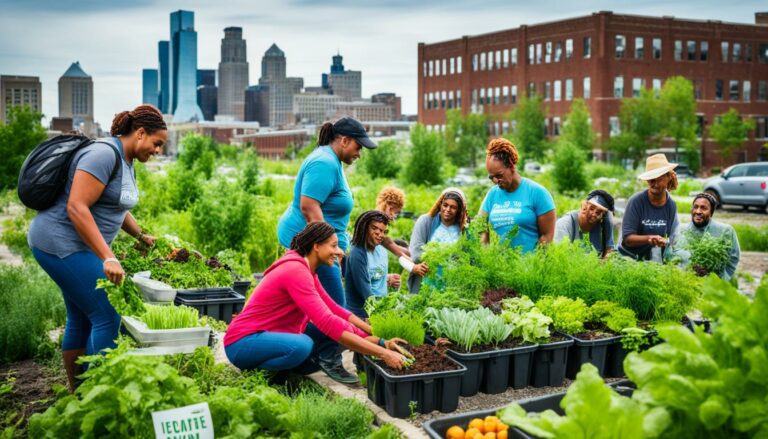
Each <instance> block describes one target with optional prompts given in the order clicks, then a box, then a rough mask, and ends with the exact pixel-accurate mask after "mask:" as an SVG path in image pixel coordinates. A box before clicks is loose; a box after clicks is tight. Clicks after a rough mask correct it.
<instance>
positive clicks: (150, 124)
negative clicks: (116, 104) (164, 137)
mask: <svg viewBox="0 0 768 439" xmlns="http://www.w3.org/2000/svg"><path fill="white" fill-rule="evenodd" d="M139 128H144V131H146V132H147V134H153V133H154V132H156V131H160V130H167V129H168V127H167V126H166V125H165V121H164V120H163V115H162V113H160V110H158V109H157V108H155V107H153V106H152V105H139V106H138V107H136V108H134V109H133V111H121V112H120V113H117V114H116V115H115V118H114V119H112V128H111V129H110V134H111V135H113V136H123V135H126V134H131V133H132V132H134V131H136V130H138V129H139Z"/></svg>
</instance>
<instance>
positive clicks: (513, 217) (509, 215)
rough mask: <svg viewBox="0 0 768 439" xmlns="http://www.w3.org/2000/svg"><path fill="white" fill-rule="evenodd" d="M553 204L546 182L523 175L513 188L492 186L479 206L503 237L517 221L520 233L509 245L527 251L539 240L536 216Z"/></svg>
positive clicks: (548, 210) (553, 205)
mask: <svg viewBox="0 0 768 439" xmlns="http://www.w3.org/2000/svg"><path fill="white" fill-rule="evenodd" d="M554 208H555V202H554V201H553V200H552V195H550V193H549V191H547V190H546V189H545V188H544V186H542V185H540V184H538V183H536V182H535V181H532V180H529V179H527V178H522V179H521V181H520V186H518V187H517V189H515V191H514V192H507V191H505V190H504V189H501V188H500V187H498V186H494V187H493V188H491V190H489V191H488V193H487V194H486V195H485V199H484V200H483V204H482V207H481V208H480V209H481V210H482V211H484V212H486V213H487V214H488V222H489V224H490V225H491V227H493V230H494V231H495V232H496V233H497V234H498V235H499V236H501V237H502V239H504V238H506V236H507V233H508V232H509V231H510V230H511V229H512V227H513V226H515V225H517V226H518V227H519V230H518V233H517V235H516V236H515V237H514V238H513V239H512V241H511V243H510V245H511V246H513V247H522V250H523V253H527V252H530V251H532V250H533V249H534V248H536V244H537V243H538V242H539V227H538V224H537V222H536V220H537V218H538V217H539V216H541V215H544V214H545V213H547V212H550V211H551V210H553V209H554Z"/></svg>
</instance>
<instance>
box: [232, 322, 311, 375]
mask: <svg viewBox="0 0 768 439" xmlns="http://www.w3.org/2000/svg"><path fill="white" fill-rule="evenodd" d="M313 344H314V343H313V342H312V339H311V338H309V336H307V335H305V334H289V333H285V332H266V331H263V332H257V333H255V334H251V335H248V336H246V337H243V338H241V339H240V340H238V341H236V342H234V343H232V344H230V345H229V346H225V347H224V352H225V353H226V354H227V358H228V359H229V361H230V362H231V363H232V364H234V365H235V366H237V368H239V369H242V370H251V369H265V370H272V371H279V370H285V371H291V372H296V373H300V374H302V375H306V374H310V373H312V372H315V371H317V370H318V369H319V368H318V366H317V365H316V363H315V362H314V361H312V360H311V359H310V355H309V354H311V353H312V346H313Z"/></svg>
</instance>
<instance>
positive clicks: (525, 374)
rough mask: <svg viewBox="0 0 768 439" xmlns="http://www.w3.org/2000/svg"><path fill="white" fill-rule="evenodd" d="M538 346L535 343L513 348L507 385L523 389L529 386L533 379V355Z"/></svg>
mask: <svg viewBox="0 0 768 439" xmlns="http://www.w3.org/2000/svg"><path fill="white" fill-rule="evenodd" d="M538 348H539V345H537V344H533V345H530V346H520V347H517V348H514V349H512V355H510V356H509V379H508V385H507V387H511V388H513V389H522V388H524V387H527V386H528V383H529V382H530V380H531V369H532V366H533V356H534V355H535V352H536V350H537V349H538ZM486 393H487V392H486Z"/></svg>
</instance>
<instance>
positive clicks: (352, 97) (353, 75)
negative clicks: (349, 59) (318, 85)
mask: <svg viewBox="0 0 768 439" xmlns="http://www.w3.org/2000/svg"><path fill="white" fill-rule="evenodd" d="M342 59H343V58H342V56H341V55H340V54H336V55H334V57H333V63H332V64H331V73H323V88H329V89H331V91H332V92H333V94H334V95H337V96H341V97H342V98H344V99H345V100H347V101H356V100H360V99H361V98H362V77H363V73H362V72H361V71H359V70H344V64H343V63H342Z"/></svg>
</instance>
